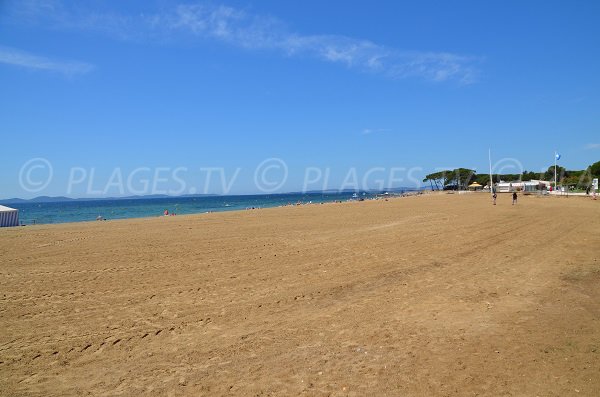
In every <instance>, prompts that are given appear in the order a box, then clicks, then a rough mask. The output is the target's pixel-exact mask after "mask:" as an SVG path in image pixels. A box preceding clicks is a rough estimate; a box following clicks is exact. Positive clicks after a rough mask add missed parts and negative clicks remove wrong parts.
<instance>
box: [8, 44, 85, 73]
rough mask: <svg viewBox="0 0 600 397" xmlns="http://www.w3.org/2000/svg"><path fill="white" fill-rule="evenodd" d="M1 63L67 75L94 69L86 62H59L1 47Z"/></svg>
mask: <svg viewBox="0 0 600 397" xmlns="http://www.w3.org/2000/svg"><path fill="white" fill-rule="evenodd" d="M0 63H4V64H8V65H13V66H20V67H24V68H28V69H35V70H46V71H51V72H58V73H62V74H65V75H75V74H83V73H87V72H89V71H91V70H92V69H93V68H94V66H93V65H91V64H89V63H85V62H77V61H59V60H54V59H50V58H45V57H42V56H38V55H34V54H31V53H28V52H25V51H22V50H18V49H15V48H10V47H3V46H0Z"/></svg>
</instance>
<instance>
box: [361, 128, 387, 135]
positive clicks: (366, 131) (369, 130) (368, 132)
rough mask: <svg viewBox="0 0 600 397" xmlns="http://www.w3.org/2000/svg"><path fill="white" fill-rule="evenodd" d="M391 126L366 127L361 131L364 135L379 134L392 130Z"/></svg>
mask: <svg viewBox="0 0 600 397" xmlns="http://www.w3.org/2000/svg"><path fill="white" fill-rule="evenodd" d="M390 131H391V130H390V129H389V128H365V129H363V130H362V131H361V134H362V135H371V134H378V133H380V132H390Z"/></svg>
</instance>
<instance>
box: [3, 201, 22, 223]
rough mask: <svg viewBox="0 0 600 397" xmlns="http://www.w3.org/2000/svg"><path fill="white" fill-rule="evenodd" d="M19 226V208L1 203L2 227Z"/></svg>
mask: <svg viewBox="0 0 600 397" xmlns="http://www.w3.org/2000/svg"><path fill="white" fill-rule="evenodd" d="M7 226H19V210H17V209H14V208H10V207H5V206H3V205H0V227H7Z"/></svg>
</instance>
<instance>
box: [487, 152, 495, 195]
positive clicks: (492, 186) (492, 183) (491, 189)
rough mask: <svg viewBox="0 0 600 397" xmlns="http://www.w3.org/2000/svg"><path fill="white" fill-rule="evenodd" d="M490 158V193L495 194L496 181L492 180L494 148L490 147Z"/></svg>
mask: <svg viewBox="0 0 600 397" xmlns="http://www.w3.org/2000/svg"><path fill="white" fill-rule="evenodd" d="M488 159H489V161H490V195H492V197H493V196H494V182H493V180H492V149H488Z"/></svg>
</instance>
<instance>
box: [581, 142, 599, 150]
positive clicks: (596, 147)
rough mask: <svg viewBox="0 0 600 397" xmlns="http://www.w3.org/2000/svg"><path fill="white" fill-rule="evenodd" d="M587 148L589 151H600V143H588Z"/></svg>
mask: <svg viewBox="0 0 600 397" xmlns="http://www.w3.org/2000/svg"><path fill="white" fill-rule="evenodd" d="M585 148H586V149H588V150H592V149H600V143H588V144H587V145H585Z"/></svg>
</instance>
